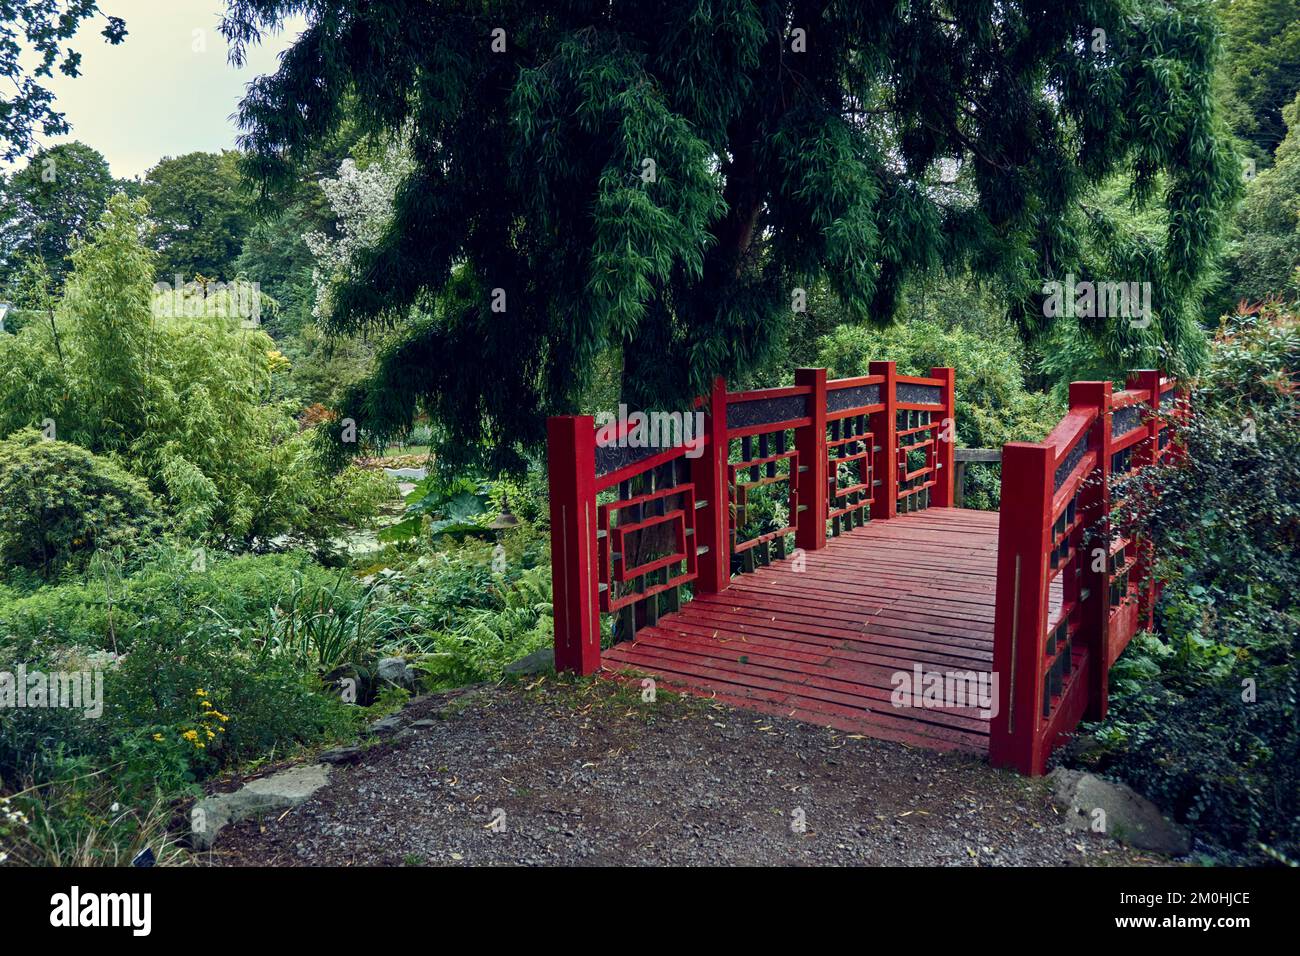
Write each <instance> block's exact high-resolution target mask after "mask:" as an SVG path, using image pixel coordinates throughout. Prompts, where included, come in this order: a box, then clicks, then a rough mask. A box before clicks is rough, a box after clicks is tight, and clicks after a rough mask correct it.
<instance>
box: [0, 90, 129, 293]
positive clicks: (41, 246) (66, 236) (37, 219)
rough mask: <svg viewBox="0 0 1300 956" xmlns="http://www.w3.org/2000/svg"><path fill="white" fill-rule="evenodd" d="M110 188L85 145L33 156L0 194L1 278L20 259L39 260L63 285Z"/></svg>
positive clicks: (99, 159) (103, 165)
mask: <svg viewBox="0 0 1300 956" xmlns="http://www.w3.org/2000/svg"><path fill="white" fill-rule="evenodd" d="M2 112H3V111H0V115H2ZM3 135H4V133H3V120H2V119H0V137H3ZM114 188H115V183H114V180H113V176H112V174H111V173H109V171H108V162H107V161H106V160H105V159H104V157H103V155H102V154H101V153H100V152H99V151H98V150H96V149H92V148H91V147H89V146H87V145H86V144H85V143H61V144H60V145H58V146H52V147H50V148H49V149H42V150H40V151H39V152H37V153H36V154H35V155H34V156H32V158H31V159H30V160H29V161H28V163H27V165H26V166H24V167H23V168H22V169H20V170H18V171H17V172H15V173H14V174H13V175H12V176H11V177H10V178H9V181H8V182H7V183H5V184H4V189H3V191H2V192H0V278H3V279H7V278H9V277H10V276H12V275H13V273H14V272H15V271H16V270H17V269H18V267H19V263H20V261H21V260H23V259H40V260H41V262H42V263H44V265H45V269H46V271H47V272H48V273H49V274H50V275H51V276H53V277H54V279H55V280H56V281H61V280H62V278H63V275H64V273H65V272H67V270H68V268H69V267H70V265H71V254H72V250H73V248H74V247H75V244H76V242H77V240H78V239H79V238H85V237H86V236H87V234H88V233H89V232H90V230H91V228H92V227H93V226H94V225H95V223H96V222H97V221H98V220H99V217H100V216H101V215H102V214H103V212H104V208H105V206H106V205H107V203H108V198H109V195H110V193H111V192H112V191H113V190H114Z"/></svg>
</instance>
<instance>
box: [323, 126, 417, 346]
mask: <svg viewBox="0 0 1300 956" xmlns="http://www.w3.org/2000/svg"><path fill="white" fill-rule="evenodd" d="M412 168H413V162H412V160H411V157H410V153H409V151H408V150H407V148H406V146H405V143H403V142H399V143H395V144H393V145H391V146H390V147H389V148H388V150H387V151H386V152H385V154H384V156H383V158H382V159H380V160H377V161H375V162H372V163H370V164H369V165H368V166H366V167H365V168H361V167H359V166H358V165H357V164H356V161H355V160H353V159H351V158H349V159H345V160H343V162H342V163H341V164H340V165H339V172H338V176H336V177H334V178H332V179H331V178H329V177H325V178H322V179H321V181H320V186H321V190H322V191H323V192H324V193H325V198H326V199H327V200H328V201H329V204H330V208H331V209H332V210H333V212H334V217H335V221H336V224H337V235H335V236H330V235H327V234H326V233H323V232H319V231H317V232H310V233H308V234H307V235H305V236H303V239H304V240H305V241H306V243H307V248H308V249H310V250H311V254H312V256H313V257H314V258H315V259H316V264H315V266H314V267H313V269H312V279H313V282H314V283H315V286H316V303H315V305H314V306H313V308H312V315H313V317H314V318H316V319H317V320H318V321H319V320H322V319H328V318H329V316H330V314H331V311H332V308H333V301H332V300H333V290H334V289H335V288H336V287H337V286H339V285H340V284H341V283H343V282H345V281H355V280H356V279H357V278H359V276H358V272H357V262H358V261H359V259H360V258H361V254H362V253H363V252H365V251H366V250H369V249H373V248H374V247H375V246H377V245H378V244H379V242H380V240H381V239H382V238H383V236H384V232H385V231H386V230H387V229H388V227H389V225H390V224H391V223H392V221H393V202H394V199H395V197H396V195H397V187H398V185H399V184H400V183H401V181H402V180H403V179H404V178H405V177H406V176H407V175H408V174H409V173H410V171H411V169H412Z"/></svg>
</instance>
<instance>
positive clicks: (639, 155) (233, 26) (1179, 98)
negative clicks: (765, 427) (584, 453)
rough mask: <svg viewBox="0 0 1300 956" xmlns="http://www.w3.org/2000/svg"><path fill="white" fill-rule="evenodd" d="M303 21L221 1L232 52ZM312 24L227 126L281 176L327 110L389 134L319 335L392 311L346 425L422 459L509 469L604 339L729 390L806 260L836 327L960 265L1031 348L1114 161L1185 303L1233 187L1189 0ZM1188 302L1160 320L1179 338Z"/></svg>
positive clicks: (717, 5)
mask: <svg viewBox="0 0 1300 956" xmlns="http://www.w3.org/2000/svg"><path fill="white" fill-rule="evenodd" d="M303 9H304V7H303V5H302V4H300V3H297V2H294V0H231V2H230V4H229V9H228V12H227V16H226V20H225V23H224V26H223V29H224V31H225V33H226V35H227V37H228V38H229V39H230V40H231V42H232V44H233V48H234V51H235V56H236V58H239V57H240V56H242V53H243V50H244V48H245V46H246V45H247V44H248V43H250V42H254V41H256V40H257V39H258V38H259V37H260V35H261V32H262V31H263V30H266V29H271V28H274V27H276V26H278V25H279V23H280V22H281V21H282V18H283V17H284V16H286V15H287V14H289V13H295V12H301V11H303ZM306 16H307V20H308V26H307V29H306V30H305V32H304V33H303V34H302V35H301V36H300V38H299V39H298V41H297V42H296V44H295V45H294V46H293V48H291V49H290V50H289V51H288V52H287V53H286V54H285V55H284V57H283V58H282V60H281V65H280V68H279V70H278V72H277V73H276V74H275V75H273V76H269V77H263V78H261V79H259V80H257V81H255V82H254V83H253V84H252V86H251V87H250V91H249V94H248V96H247V97H246V98H245V101H244V103H243V104H242V106H241V111H240V112H241V121H242V123H243V125H244V128H245V130H246V135H245V137H244V139H243V141H242V143H241V145H242V146H243V147H245V148H246V149H247V150H248V151H249V153H250V158H249V162H248V165H249V169H250V171H251V173H252V174H253V175H254V177H255V178H256V179H257V180H259V181H260V182H261V184H262V185H263V187H264V188H265V189H266V190H267V191H268V194H273V193H274V191H275V190H276V189H277V188H278V185H279V184H280V183H281V182H292V181H293V180H294V177H295V175H296V169H295V167H296V164H297V162H298V161H299V160H300V158H301V157H303V156H306V155H308V154H309V153H310V151H311V150H312V149H313V148H315V146H316V144H317V143H319V142H320V141H321V140H322V139H324V138H326V137H328V136H330V135H331V134H332V132H333V131H334V130H335V129H336V128H337V127H338V125H339V124H340V123H342V122H344V121H345V120H347V119H349V118H350V117H354V116H355V117H357V118H358V121H359V122H360V123H361V124H362V126H363V128H365V129H367V130H374V131H377V132H381V131H386V132H387V133H388V134H390V135H391V136H392V137H393V138H394V139H397V138H399V137H409V142H410V147H411V154H412V156H413V158H414V160H415V168H414V169H413V171H412V172H411V173H410V174H409V175H408V176H407V177H406V178H405V180H404V181H403V183H402V185H401V187H400V188H399V189H398V190H397V198H396V203H395V209H394V218H393V221H392V223H391V225H390V226H389V228H388V229H387V230H386V231H385V233H384V235H383V238H382V239H381V240H380V241H379V243H378V244H377V245H376V246H375V247H374V248H373V249H371V250H370V251H369V252H368V253H367V254H366V255H365V256H364V257H363V258H362V259H361V260H360V261H359V262H358V264H357V267H356V268H355V270H353V271H354V273H355V275H354V278H353V279H352V281H350V282H345V283H343V284H342V285H340V286H338V287H337V288H336V289H334V290H333V295H332V299H333V312H332V315H331V316H330V320H329V321H330V325H331V327H333V328H335V329H357V328H364V327H367V326H373V325H385V324H398V325H403V324H404V325H405V331H404V336H403V338H402V340H401V341H399V342H398V343H396V344H395V345H393V346H392V347H389V348H386V349H385V350H384V351H383V352H382V354H381V356H380V361H379V366H378V368H377V373H376V377H375V379H374V380H373V382H371V383H370V384H369V386H368V387H362V388H359V389H357V390H354V391H353V392H352V393H351V395H350V397H349V402H348V409H347V412H348V414H350V415H351V416H352V417H355V418H357V420H358V421H361V422H364V423H365V427H366V428H367V429H369V430H371V431H372V433H374V434H375V435H376V436H381V435H384V434H401V433H404V432H405V431H406V430H407V429H408V428H409V427H410V424H411V421H412V420H413V417H414V415H415V412H416V409H417V408H419V407H421V406H423V408H424V409H425V410H426V411H428V412H430V413H431V414H432V416H433V417H434V418H435V419H437V420H438V421H439V422H440V423H441V424H443V425H444V426H445V434H446V436H447V441H446V444H445V445H444V447H443V448H442V449H441V451H442V453H443V454H444V456H447V455H450V456H455V455H466V454H473V453H475V452H477V451H478V450H480V449H482V450H485V451H486V452H487V453H488V455H489V456H490V457H492V458H494V459H495V460H496V461H497V462H499V463H501V464H509V463H514V462H517V461H518V452H519V451H520V450H521V446H523V445H529V444H535V443H537V442H538V441H539V440H540V438H541V434H542V433H541V429H542V423H543V415H542V414H539V413H543V412H546V411H558V410H566V409H572V408H574V407H575V405H576V403H577V399H578V396H579V395H581V394H582V391H583V389H584V388H585V387H586V386H587V385H588V384H589V382H590V380H591V377H592V375H593V373H594V371H595V369H596V366H597V364H598V362H597V360H598V358H599V357H601V356H604V355H606V354H608V350H609V349H610V348H611V347H617V348H621V350H622V354H623V362H622V370H623V371H622V374H623V384H622V388H623V393H624V395H625V396H626V397H627V398H628V400H629V401H632V402H636V403H639V404H642V405H648V404H650V403H655V404H667V403H670V402H680V401H682V400H683V399H684V398H685V397H686V396H688V395H690V394H691V393H692V392H694V391H696V390H698V389H700V388H702V387H703V386H704V385H705V383H707V381H708V380H709V378H710V376H712V375H714V374H715V373H723V374H726V375H728V376H730V377H740V376H742V375H743V374H744V372H745V371H746V370H747V369H749V368H752V367H755V366H757V365H760V364H762V363H763V362H764V361H765V360H767V359H769V358H771V357H772V356H773V355H774V354H775V353H776V351H777V350H779V349H780V348H781V347H782V345H783V343H784V341H785V337H786V333H787V330H788V327H789V325H790V322H791V321H792V319H793V318H794V317H795V316H796V315H797V313H796V312H795V311H794V308H792V306H793V304H794V303H793V300H794V297H795V290H796V289H808V288H811V287H812V286H813V284H814V283H815V282H816V280H817V279H818V278H819V277H821V276H826V277H828V278H829V281H830V284H831V287H832V290H833V292H834V293H835V294H836V295H837V297H838V298H839V299H840V300H841V302H842V303H843V305H844V307H845V310H846V313H847V314H848V316H849V318H850V319H851V320H853V321H862V320H864V319H874V320H876V321H880V322H885V321H888V320H889V319H890V318H891V317H892V316H893V315H894V313H895V309H896V305H897V301H898V296H899V293H900V290H901V289H902V288H903V284H904V282H905V280H906V279H907V277H908V276H909V275H913V274H916V273H917V272H920V271H924V270H927V269H929V268H930V267H932V266H934V265H936V264H938V263H941V262H960V261H968V262H969V263H970V264H971V266H972V268H973V269H974V270H975V271H976V272H977V273H978V274H980V275H986V276H996V277H998V278H999V280H1000V281H1001V282H1003V283H1004V284H1006V285H1007V286H1008V287H1009V289H1010V291H1011V292H1012V293H1013V294H1012V295H1010V296H1009V298H1010V299H1011V300H1012V301H1013V302H1014V303H1016V309H1015V318H1016V319H1017V321H1018V322H1019V324H1020V326H1021V328H1022V330H1023V332H1024V334H1025V335H1026V336H1030V337H1032V336H1036V335H1038V334H1040V333H1041V331H1042V329H1043V327H1044V326H1045V325H1047V324H1048V323H1047V321H1046V320H1045V318H1044V314H1043V309H1042V296H1041V294H1040V290H1041V288H1042V285H1043V281H1044V278H1062V277H1063V275H1064V273H1066V272H1067V271H1068V270H1070V269H1074V271H1076V272H1081V271H1082V267H1083V266H1084V265H1085V264H1086V260H1085V258H1084V257H1085V252H1086V250H1085V248H1084V236H1085V234H1086V232H1087V229H1088V228H1090V227H1089V226H1088V224H1087V221H1086V213H1085V212H1084V211H1082V210H1081V209H1080V208H1079V200H1080V198H1081V197H1082V196H1084V195H1085V194H1086V193H1087V191H1088V190H1089V189H1091V188H1092V187H1093V186H1094V185H1095V184H1096V183H1098V182H1101V181H1102V180H1103V179H1105V178H1106V177H1107V176H1109V175H1111V174H1113V173H1116V172H1120V171H1125V172H1128V173H1129V174H1130V176H1131V178H1132V179H1133V180H1134V181H1135V183H1136V187H1137V188H1136V198H1137V199H1139V200H1140V201H1146V200H1149V199H1159V200H1161V201H1162V202H1163V204H1164V206H1165V207H1166V208H1167V210H1168V211H1169V218H1168V234H1167V237H1166V241H1165V242H1164V243H1163V244H1162V247H1161V250H1160V252H1161V255H1160V257H1159V259H1158V261H1156V262H1155V263H1154V264H1150V263H1148V266H1149V267H1151V268H1152V272H1153V273H1154V274H1152V275H1149V276H1147V275H1139V276H1120V277H1117V278H1121V279H1128V280H1143V279H1149V280H1150V281H1152V282H1153V283H1159V284H1160V285H1161V286H1162V287H1164V288H1166V290H1167V293H1168V294H1169V295H1170V296H1172V297H1177V296H1178V295H1179V293H1180V291H1181V290H1184V289H1187V288H1190V287H1191V286H1192V285H1193V284H1194V283H1195V282H1196V281H1197V279H1198V277H1199V275H1200V273H1201V272H1202V271H1203V270H1204V269H1205V267H1206V265H1207V263H1208V262H1209V261H1210V259H1211V258H1212V256H1213V255H1214V253H1215V251H1216V250H1217V244H1218V238H1219V237H1218V225H1219V221H1220V218H1221V212H1222V210H1223V208H1224V207H1225V205H1226V203H1227V202H1228V201H1229V200H1230V198H1231V196H1232V195H1233V191H1234V189H1235V188H1236V184H1237V181H1238V164H1237V161H1236V159H1235V157H1234V156H1233V155H1232V152H1231V150H1230V147H1229V138H1228V136H1227V132H1226V129H1225V127H1224V126H1223V124H1222V122H1221V121H1220V120H1219V118H1218V116H1217V114H1216V108H1215V101H1214V98H1213V96H1212V95H1211V91H1210V81H1211V77H1212V73H1213V67H1214V62H1215V52H1216V38H1217V28H1216V22H1215V19H1214V17H1213V15H1212V12H1211V10H1210V8H1209V6H1208V4H1207V3H1206V2H1197V0H1178V2H1164V0H1159V2H1157V0H1124V2H1120V0H1115V2H1096V0H1079V2H1070V0H1063V2H1056V3H1053V4H1050V5H1044V4H1041V3H1029V2H1008V3H997V4H993V3H985V2H973V3H972V2H963V3H955V2H954V3H938V2H925V0H913V2H907V3H897V2H894V0H853V2H848V0H839V2H829V3H816V4H813V3H807V2H804V0H666V2H661V3H656V4H640V3H637V4H630V3H612V4H611V3H607V2H601V3H597V2H589V0H588V2H578V3H573V2H567V0H566V2H558V0H551V2H545V0H539V2H533V3H529V4H518V3H514V2H506V0H499V2H498V0H489V2H484V3H480V4H476V5H474V6H473V8H472V9H471V8H469V7H466V6H465V5H463V4H457V3H451V2H433V3H429V2H418V3H417V2H414V0H373V2H369V3H365V4H359V3H356V2H353V0H322V2H318V3H314V4H312V5H310V6H309V7H307V8H306ZM349 104H351V105H352V107H353V109H347V108H346V107H348V106H349ZM1162 172H1163V174H1164V178H1163V179H1160V178H1159V177H1160V174H1161V173H1162ZM950 178H951V179H952V180H953V181H952V182H951V183H949V182H948V180H949V179H950ZM1157 184H1160V185H1161V186H1162V188H1161V189H1160V190H1158V191H1157ZM1119 238H1120V239H1121V240H1122V238H1123V237H1122V235H1121V236H1120V237H1119ZM413 306H418V309H417V310H416V311H415V312H412V307H413ZM1183 319H1184V316H1183V314H1182V313H1181V312H1180V313H1178V314H1176V315H1174V316H1172V317H1171V318H1170V320H1169V324H1168V325H1166V324H1165V322H1166V320H1165V317H1164V316H1157V317H1156V323H1157V330H1156V334H1158V335H1162V336H1164V337H1169V338H1178V337H1180V336H1184V335H1188V334H1199V332H1198V331H1197V330H1196V329H1195V328H1192V329H1191V330H1190V331H1189V330H1188V329H1187V328H1185V327H1183V325H1181V323H1182V322H1183ZM1101 341H1102V343H1103V344H1105V343H1110V346H1109V347H1114V348H1119V349H1122V348H1123V347H1124V346H1125V345H1126V332H1125V331H1124V330H1122V329H1121V330H1116V331H1115V333H1114V334H1113V335H1109V336H1104V337H1102V339H1101Z"/></svg>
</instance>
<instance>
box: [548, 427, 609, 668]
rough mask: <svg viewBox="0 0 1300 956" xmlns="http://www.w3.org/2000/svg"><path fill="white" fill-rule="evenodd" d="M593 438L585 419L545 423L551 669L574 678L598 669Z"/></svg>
mask: <svg viewBox="0 0 1300 956" xmlns="http://www.w3.org/2000/svg"><path fill="white" fill-rule="evenodd" d="M595 435H596V424H595V420H594V419H593V418H592V416H590V415H562V416H555V417H552V418H549V419H547V421H546V458H547V463H548V477H549V482H550V497H551V585H552V592H553V601H554V614H555V669H556V670H557V671H576V672H577V673H579V674H591V673H594V672H595V671H596V670H597V669H598V668H599V667H600V606H599V591H598V589H599V586H600V584H599V582H600V576H599V571H598V568H597V565H596V488H595V485H596V438H595Z"/></svg>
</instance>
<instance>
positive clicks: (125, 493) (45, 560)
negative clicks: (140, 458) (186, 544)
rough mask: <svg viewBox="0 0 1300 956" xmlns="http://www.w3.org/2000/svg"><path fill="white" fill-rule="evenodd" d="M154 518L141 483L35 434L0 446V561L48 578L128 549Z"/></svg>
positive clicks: (81, 452)
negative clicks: (102, 553)
mask: <svg viewBox="0 0 1300 956" xmlns="http://www.w3.org/2000/svg"><path fill="white" fill-rule="evenodd" d="M156 517H157V512H156V507H155V503H154V500H153V497H152V496H151V495H150V494H149V492H148V490H147V489H146V488H145V486H144V484H143V483H142V482H141V481H139V480H138V479H136V478H133V477H132V476H131V475H129V474H127V473H126V472H125V471H123V470H122V469H121V468H119V467H118V466H117V465H115V464H113V463H112V462H111V461H108V460H106V459H103V458H98V457H96V456H95V455H92V454H91V453H90V452H88V451H86V450H85V449H84V448H79V447H77V446H76V445H70V444H68V443H67V442H61V441H47V440H46V439H45V438H44V437H43V436H42V435H41V434H40V433H39V432H37V431H36V430H35V429H25V430H23V431H20V432H17V433H15V434H13V435H11V436H9V438H7V439H5V440H4V441H0V562H3V563H5V564H10V565H15V566H17V567H19V568H25V569H28V570H31V571H36V572H38V573H40V574H42V575H47V576H48V575H50V574H52V573H54V572H55V571H58V570H60V569H62V568H65V567H81V566H84V564H85V563H86V561H87V560H88V559H89V557H90V555H91V554H93V553H94V552H95V551H96V550H97V549H109V548H116V547H126V548H132V547H134V546H135V545H136V544H137V543H138V542H139V540H140V538H141V537H142V536H143V535H145V534H146V533H148V532H149V530H150V529H151V528H152V527H153V525H154V524H155V521H156Z"/></svg>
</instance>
